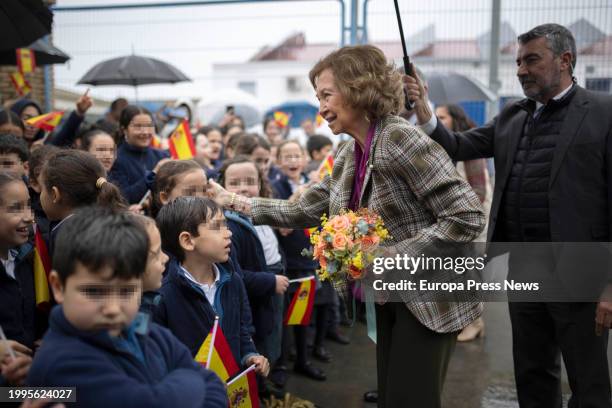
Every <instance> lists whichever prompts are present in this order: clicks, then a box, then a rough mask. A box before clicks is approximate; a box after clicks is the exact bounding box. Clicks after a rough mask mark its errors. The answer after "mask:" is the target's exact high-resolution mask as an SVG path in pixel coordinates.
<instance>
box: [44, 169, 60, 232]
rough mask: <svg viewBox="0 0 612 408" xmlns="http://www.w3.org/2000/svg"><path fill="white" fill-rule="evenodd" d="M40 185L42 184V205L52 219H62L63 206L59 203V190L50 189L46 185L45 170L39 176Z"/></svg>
mask: <svg viewBox="0 0 612 408" xmlns="http://www.w3.org/2000/svg"><path fill="white" fill-rule="evenodd" d="M38 185H39V186H40V205H41V206H42V208H43V211H44V212H45V214H46V215H47V218H48V219H49V220H50V221H58V220H61V219H62V209H63V208H62V206H61V205H60V204H59V199H58V197H57V191H55V190H53V189H51V190H49V189H48V188H47V185H46V180H45V175H44V172H41V173H40V175H39V176H38Z"/></svg>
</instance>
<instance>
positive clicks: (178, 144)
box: [168, 120, 195, 160]
mask: <svg viewBox="0 0 612 408" xmlns="http://www.w3.org/2000/svg"><path fill="white" fill-rule="evenodd" d="M168 148H169V149H170V155H171V156H172V158H173V159H175V160H189V159H193V156H195V145H194V144H193V137H192V136H191V131H190V130H189V123H188V122H187V121H186V120H183V121H182V122H181V124H180V125H178V127H177V128H176V129H175V130H174V132H172V135H170V139H168Z"/></svg>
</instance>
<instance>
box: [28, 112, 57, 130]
mask: <svg viewBox="0 0 612 408" xmlns="http://www.w3.org/2000/svg"><path fill="white" fill-rule="evenodd" d="M62 116H64V111H58V112H50V113H44V114H42V115H39V116H35V117H33V118H30V119H28V120H26V124H27V125H30V126H34V127H37V128H39V129H43V130H46V131H47V132H51V131H52V130H53V129H55V127H56V126H57V125H59V123H60V121H61V120H62Z"/></svg>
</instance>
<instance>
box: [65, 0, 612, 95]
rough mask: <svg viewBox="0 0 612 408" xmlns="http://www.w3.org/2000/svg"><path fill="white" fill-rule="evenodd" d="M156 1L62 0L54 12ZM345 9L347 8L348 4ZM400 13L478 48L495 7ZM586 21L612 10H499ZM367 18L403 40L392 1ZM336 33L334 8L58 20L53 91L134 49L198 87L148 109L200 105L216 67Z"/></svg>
mask: <svg viewBox="0 0 612 408" xmlns="http://www.w3.org/2000/svg"><path fill="white" fill-rule="evenodd" d="M153 1H154V0H58V4H57V5H58V6H70V5H94V4H98V5H100V4H117V3H119V4H120V3H126V2H130V3H143V2H144V3H147V2H153ZM157 1H158V2H162V3H170V1H160V0H157ZM345 2H346V3H347V4H350V0H345ZM399 3H400V8H401V10H402V18H403V21H404V29H405V31H406V34H407V35H410V34H411V33H415V32H417V31H419V30H420V29H422V28H423V27H425V26H427V25H429V24H432V23H433V24H435V26H436V36H437V37H438V38H474V37H475V36H477V35H479V34H481V33H483V32H485V31H487V30H488V29H489V26H490V17H489V13H490V4H491V0H461V1H456V0H430V1H428V2H424V1H423V2H416V1H413V0H400V1H399ZM360 14H361V9H360ZM348 15H349V13H348V10H347V17H348ZM580 17H584V18H587V19H588V20H589V21H591V22H592V23H593V24H594V25H595V26H597V27H598V28H599V29H601V30H603V31H604V32H607V33H608V34H612V0H513V1H509V0H505V1H502V19H503V20H507V21H509V22H510V24H511V25H512V26H513V28H514V29H515V31H517V32H518V33H520V32H523V31H526V30H528V29H529V28H531V27H533V26H535V25H537V24H541V23H545V22H557V23H561V24H570V23H571V22H573V21H575V20H576V19H578V18H580ZM367 18H368V28H369V38H370V40H371V41H379V40H399V35H398V29H397V23H396V21H395V14H394V9H393V1H392V0H371V1H370V2H369V5H368V17H367ZM339 23H340V17H339V5H338V3H337V2H336V1H285V2H278V3H276V2H275V3H254V4H240V5H220V6H205V7H176V8H160V9H139V10H126V11H97V12H78V13H77V12H57V13H56V15H55V23H54V29H53V30H54V31H53V32H54V41H55V44H56V45H57V46H58V47H60V48H61V49H63V50H64V51H66V52H67V53H68V54H70V55H71V56H72V60H71V61H70V62H69V63H68V64H66V65H64V66H56V71H55V73H56V84H57V85H58V86H59V87H62V88H68V89H73V90H84V89H85V87H82V86H75V83H76V82H77V80H78V79H79V78H80V77H81V76H82V75H83V74H84V73H85V72H86V71H87V70H88V69H89V68H90V67H91V66H93V65H94V64H95V63H97V62H99V61H101V60H104V59H109V58H113V57H117V56H121V55H126V54H130V53H131V52H132V49H133V50H134V51H135V53H136V54H141V55H147V56H151V57H156V58H159V59H163V60H165V61H167V62H170V63H172V64H174V65H175V66H177V67H178V68H180V69H181V70H182V71H183V72H185V73H186V74H187V75H188V76H189V77H191V78H192V79H193V80H194V82H192V83H185V84H176V85H153V86H143V87H140V88H139V95H140V97H141V99H147V98H149V99H156V98H172V97H187V96H189V97H198V96H200V97H201V96H203V95H205V94H207V93H209V92H210V91H212V82H211V78H212V64H213V63H222V62H242V61H246V60H247V59H248V58H249V57H251V56H252V55H253V54H254V53H255V52H257V50H259V49H260V48H261V47H263V46H265V45H274V44H277V43H278V42H280V41H281V40H282V39H284V38H285V37H287V36H288V35H290V34H291V33H294V32H304V33H305V34H306V39H307V41H308V42H310V43H316V42H326V43H330V42H331V43H339V41H340V24H339ZM91 93H92V94H93V95H95V96H100V97H104V98H109V99H111V98H114V97H116V96H119V95H125V96H127V97H133V95H134V92H133V90H132V88H130V87H97V88H92V90H91Z"/></svg>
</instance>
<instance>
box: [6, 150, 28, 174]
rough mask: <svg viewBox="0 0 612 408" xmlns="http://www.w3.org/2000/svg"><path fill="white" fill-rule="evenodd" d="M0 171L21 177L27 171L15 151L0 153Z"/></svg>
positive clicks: (25, 165)
mask: <svg viewBox="0 0 612 408" xmlns="http://www.w3.org/2000/svg"><path fill="white" fill-rule="evenodd" d="M0 171H6V172H7V173H11V174H13V175H15V176H17V177H23V176H24V175H25V174H26V171H27V164H26V163H24V162H23V161H21V159H20V158H19V155H18V154H17V153H0Z"/></svg>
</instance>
